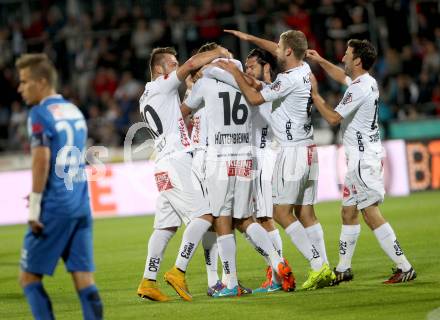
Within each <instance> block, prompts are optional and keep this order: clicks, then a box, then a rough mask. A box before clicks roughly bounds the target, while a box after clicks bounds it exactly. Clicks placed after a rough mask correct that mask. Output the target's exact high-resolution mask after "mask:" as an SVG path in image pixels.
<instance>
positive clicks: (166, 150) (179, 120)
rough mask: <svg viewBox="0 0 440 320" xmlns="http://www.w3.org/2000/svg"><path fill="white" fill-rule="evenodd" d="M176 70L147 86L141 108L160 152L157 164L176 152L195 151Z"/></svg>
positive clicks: (141, 100)
mask: <svg viewBox="0 0 440 320" xmlns="http://www.w3.org/2000/svg"><path fill="white" fill-rule="evenodd" d="M179 85H180V80H179V79H178V78H177V73H176V71H173V72H171V73H170V74H168V75H165V76H161V77H159V78H157V79H156V80H154V81H151V82H148V83H147V84H146V85H145V90H144V93H143V94H142V96H141V98H140V100H139V105H140V112H141V116H142V119H143V120H144V121H145V122H146V123H147V125H148V127H149V129H148V130H149V132H150V134H151V135H152V137H153V139H154V146H155V149H156V151H157V157H156V161H158V160H160V159H161V158H162V157H164V156H166V155H170V154H172V153H173V152H179V151H183V152H188V151H191V150H192V147H191V141H190V138H189V135H188V130H187V128H186V125H185V122H184V120H183V117H182V113H181V112H180V97H179V92H178V88H179Z"/></svg>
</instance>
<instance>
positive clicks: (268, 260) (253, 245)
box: [242, 232, 271, 266]
mask: <svg viewBox="0 0 440 320" xmlns="http://www.w3.org/2000/svg"><path fill="white" fill-rule="evenodd" d="M242 235H243V237H244V238H245V239H246V241H247V242H248V243H249V244H250V245H251V246H252V247H253V248H254V249H255V250H256V251H257V252H258V253H259V254H260V255H261V256H262V257H263V259H264V261H265V262H266V264H267V265H268V266H270V265H271V264H270V259H269V256H268V255H267V254H265V253H264V252H263V251H262V250H261V249H260V248H259V247H258V246H257V245H256V244H255V242H254V241H252V239H251V237H250V236H249V235H248V234H247V233H246V232H243V233H242Z"/></svg>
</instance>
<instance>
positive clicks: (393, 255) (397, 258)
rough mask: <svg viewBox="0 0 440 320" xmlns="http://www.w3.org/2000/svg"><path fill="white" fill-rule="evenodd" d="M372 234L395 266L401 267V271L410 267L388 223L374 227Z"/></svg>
mask: <svg viewBox="0 0 440 320" xmlns="http://www.w3.org/2000/svg"><path fill="white" fill-rule="evenodd" d="M374 234H375V235H376V238H377V240H378V241H379V243H380V246H381V247H382V249H383V251H385V253H386V254H387V255H388V257H390V259H391V260H393V261H394V263H395V264H396V266H397V268H399V269H401V270H402V271H403V272H406V271H408V270H409V269H411V264H410V263H409V262H408V259H406V257H405V255H404V254H403V250H402V248H401V247H400V244H399V241H397V238H396V235H395V234H394V231H393V228H391V226H390V224H389V223H384V224H383V225H381V226H380V227H378V228H376V229H374Z"/></svg>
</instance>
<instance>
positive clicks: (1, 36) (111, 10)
mask: <svg viewBox="0 0 440 320" xmlns="http://www.w3.org/2000/svg"><path fill="white" fill-rule="evenodd" d="M439 7H440V2H439V1H409V0H406V1H405V0H401V1H396V0H387V1H361V0H358V1H338V0H321V1H318V0H315V1H313V0H312V1H305V0H296V1H289V0H236V1H230V0H222V1H214V0H204V1H202V0H200V1H182V0H174V1H169V0H168V1H159V0H156V1H154V0H144V1H79V0H65V1H50V0H45V1H32V0H28V1H15V0H2V1H0V88H1V94H0V152H11V151H16V152H19V153H20V152H23V151H24V152H28V151H29V144H28V141H27V135H26V114H27V107H26V106H25V105H24V104H23V102H22V101H21V99H20V97H19V95H18V94H17V92H16V88H17V74H16V72H15V70H14V61H15V59H16V58H17V57H18V56H19V55H20V54H21V53H24V52H41V51H42V52H46V53H47V54H48V55H49V56H50V57H51V58H52V59H53V60H54V61H55V64H56V66H57V68H58V70H59V72H60V78H61V79H60V83H59V89H60V92H61V93H62V94H63V95H64V96H66V97H67V98H69V99H71V100H73V101H74V102H75V103H76V104H78V105H79V106H80V107H81V109H82V110H83V112H84V113H85V115H86V117H87V121H88V126H89V135H90V138H91V141H90V144H95V145H96V144H102V145H105V146H120V145H121V144H122V142H123V139H124V136H125V133H126V131H127V128H128V127H129V126H130V124H132V123H134V122H136V121H139V120H140V119H139V115H138V103H137V101H138V97H139V96H140V93H141V90H142V89H143V86H144V83H145V81H146V80H148V77H149V75H148V70H147V60H148V57H149V53H150V50H151V49H152V48H154V47H156V46H170V45H172V46H175V47H176V49H177V50H178V52H179V59H180V61H183V60H184V59H186V58H188V57H189V55H190V54H191V53H192V52H193V51H194V50H195V49H196V48H198V47H199V46H200V45H201V44H204V43H206V42H209V41H216V42H219V43H220V44H222V45H223V46H225V47H227V48H228V49H230V50H231V51H232V52H233V53H234V54H235V55H236V57H238V58H241V59H243V58H244V57H245V56H246V53H247V52H248V50H249V49H250V47H249V45H248V44H247V43H244V42H241V43H240V42H238V41H237V40H236V39H234V38H233V37H232V36H229V35H226V34H224V33H223V32H222V29H224V28H232V29H239V30H241V31H245V32H248V33H251V34H254V35H258V36H261V37H265V38H267V39H272V40H275V41H277V40H278V39H277V37H278V35H279V34H280V33H281V32H282V31H284V30H287V29H299V30H301V31H303V32H304V33H305V34H306V35H307V38H308V41H309V46H310V47H311V48H315V49H317V50H318V51H319V52H320V53H321V54H322V55H323V56H324V57H326V58H328V59H329V60H330V61H340V60H341V58H342V56H343V55H344V51H345V43H346V40H348V39H350V38H362V39H363V38H366V39H370V40H371V41H372V42H373V44H374V45H375V46H376V47H377V48H378V51H379V59H378V61H377V63H376V64H375V66H374V70H373V73H374V76H375V77H376V78H377V80H378V81H379V84H380V87H381V105H380V114H379V117H380V121H381V123H382V138H385V139H387V138H408V137H406V136H405V134H407V130H406V128H407V127H403V128H401V129H399V124H400V123H402V122H403V124H404V125H408V122H407V121H410V123H409V125H410V126H412V125H414V124H415V125H416V127H415V130H416V131H417V132H418V133H419V134H418V135H416V136H415V137H409V138H417V139H420V138H422V139H423V138H424V134H423V130H428V129H427V128H428V126H424V122H423V121H426V119H429V121H431V122H429V124H430V126H429V127H430V128H431V129H429V130H430V131H429V132H427V133H426V136H427V137H429V138H433V137H440V120H439V115H440V77H439V73H440V53H439V50H440V14H439V12H440V10H439ZM313 69H314V70H315V72H317V76H318V79H319V81H320V88H321V90H323V92H324V93H325V97H326V98H327V99H328V101H329V102H330V103H332V104H333V105H336V103H337V102H338V101H339V100H338V99H340V95H341V92H342V88H341V87H340V86H339V85H338V84H336V83H335V82H332V81H329V80H328V79H327V78H326V76H325V75H324V73H323V72H322V70H321V69H319V68H317V67H316V66H313ZM432 119H435V121H436V122H434V124H433V123H432ZM414 121H416V122H414ZM417 121H420V122H417ZM437 121H439V122H437ZM314 122H315V123H314V124H315V128H317V129H318V131H319V130H321V131H320V132H321V133H322V134H320V135H319V137H318V140H319V139H321V137H322V141H318V142H321V144H322V143H332V142H333V143H334V142H337V141H338V140H337V135H336V134H335V133H336V129H331V128H329V127H328V126H327V124H326V123H325V121H322V120H321V118H320V117H319V115H318V114H317V113H315V115H314ZM396 125H397V128H396ZM435 127H437V129H436V128H435ZM411 128H413V127H411ZM418 128H420V130H422V134H420V132H419V131H420V130H418ZM412 130H414V129H412ZM432 130H433V131H434V132H431V131H432ZM139 138H140V139H141V138H142V136H141V137H139Z"/></svg>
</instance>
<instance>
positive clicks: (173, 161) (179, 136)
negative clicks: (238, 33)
mask: <svg viewBox="0 0 440 320" xmlns="http://www.w3.org/2000/svg"><path fill="white" fill-rule="evenodd" d="M228 54H229V53H228V51H227V50H226V49H224V48H222V47H218V48H216V49H215V50H212V51H209V52H204V53H201V54H197V55H195V56H193V57H192V58H190V59H189V60H188V61H186V62H185V63H184V64H183V65H182V66H180V67H179V63H178V61H177V59H176V51H175V50H174V49H173V48H170V47H166V48H156V49H154V50H153V51H152V53H151V58H150V70H151V82H148V83H147V84H146V85H145V91H144V93H143V94H142V96H141V98H140V101H139V102H140V112H141V115H142V118H143V120H144V121H145V122H146V123H147V125H148V129H149V132H150V134H151V135H152V138H153V139H154V147H155V150H156V152H157V156H156V165H155V179H156V184H157V187H158V190H159V193H160V194H159V198H158V199H157V203H156V213H155V219H154V231H153V233H152V234H151V236H150V239H149V242H148V254H147V259H146V263H145V270H144V275H143V279H142V281H141V283H140V284H139V287H138V290H137V293H138V295H139V296H140V297H142V298H147V299H150V300H153V301H167V300H169V298H168V297H167V296H166V295H165V294H163V293H162V292H161V291H160V289H159V288H158V286H157V283H156V278H157V273H158V271H159V268H160V263H161V261H162V257H163V254H164V251H165V248H166V246H167V244H168V242H169V240H170V239H171V237H172V236H173V235H174V234H175V232H176V231H177V228H178V227H179V226H180V225H181V224H182V222H184V223H185V224H186V223H188V222H189V221H190V220H191V219H193V221H196V222H194V223H191V225H192V227H196V226H197V224H201V225H202V226H203V227H204V226H206V225H208V227H209V225H210V222H208V221H207V220H205V219H208V220H209V219H211V218H212V216H211V215H210V212H211V210H210V208H209V203H208V202H207V201H206V200H205V199H204V197H203V194H202V192H201V190H200V189H197V188H195V187H194V184H193V183H192V174H191V172H192V171H191V165H192V157H191V155H190V154H189V152H191V151H192V147H191V142H190V139H189V136H188V132H187V128H186V125H185V123H184V120H183V117H182V114H181V112H180V97H179V93H178V88H179V86H180V84H181V82H182V81H183V80H185V78H186V77H187V76H188V75H189V73H190V72H191V71H192V70H195V69H198V68H200V67H201V66H202V65H204V64H206V63H209V62H210V61H212V60H214V59H215V58H218V57H225V56H228ZM187 230H188V228H187ZM194 251H195V247H194V245H193V246H188V247H187V250H186V251H185V254H186V255H187V256H188V257H189V256H191V255H192V254H193V252H194ZM167 281H168V280H167ZM184 285H185V283H184V284H182V285H181V287H183V288H182V290H185V289H186V291H187V288H186V287H185V286H184ZM176 291H177V289H176ZM179 294H180V293H179ZM184 298H186V300H191V296H190V295H186V296H184Z"/></svg>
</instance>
